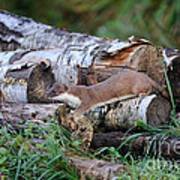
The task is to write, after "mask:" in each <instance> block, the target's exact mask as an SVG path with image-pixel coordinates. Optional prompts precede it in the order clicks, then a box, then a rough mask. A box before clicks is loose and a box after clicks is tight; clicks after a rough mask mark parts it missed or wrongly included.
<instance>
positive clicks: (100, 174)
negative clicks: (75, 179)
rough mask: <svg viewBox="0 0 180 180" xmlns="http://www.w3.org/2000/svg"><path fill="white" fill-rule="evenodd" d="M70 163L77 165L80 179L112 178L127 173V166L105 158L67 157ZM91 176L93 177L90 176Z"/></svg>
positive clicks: (105, 179)
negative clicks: (104, 159)
mask: <svg viewBox="0 0 180 180" xmlns="http://www.w3.org/2000/svg"><path fill="white" fill-rule="evenodd" d="M67 159H68V163H69V164H70V165H71V166H75V167H76V168H77V170H78V173H79V178H80V179H91V178H93V179H98V180H111V179H113V178H114V177H117V176H118V175H120V174H123V173H125V171H126V167H125V166H124V165H121V164H114V163H110V162H107V161H103V160H97V159H92V160H91V159H87V158H83V157H78V156H76V157H67ZM90 177H91V178H90Z"/></svg>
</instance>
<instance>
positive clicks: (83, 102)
mask: <svg viewBox="0 0 180 180" xmlns="http://www.w3.org/2000/svg"><path fill="white" fill-rule="evenodd" d="M153 92H162V88H161V87H160V86H159V84H158V83H156V82H155V81H153V80H152V79H151V78H149V77H148V76H147V75H146V74H144V73H140V72H136V71H127V72H122V73H118V74H116V75H113V76H112V77H110V78H108V79H107V80H105V81H102V82H100V83H97V84H95V85H92V86H79V85H71V86H66V85H64V84H58V83H55V84H54V85H53V86H52V88H50V89H49V91H48V92H47V93H46V97H48V98H50V99H54V100H59V101H62V102H65V103H68V104H69V105H70V106H73V107H78V108H77V109H76V110H75V114H82V113H84V112H86V111H87V110H89V109H91V108H95V107H97V106H100V105H105V104H107V103H110V102H114V101H117V100H122V99H125V98H127V97H135V96H139V95H149V94H151V93H153Z"/></svg>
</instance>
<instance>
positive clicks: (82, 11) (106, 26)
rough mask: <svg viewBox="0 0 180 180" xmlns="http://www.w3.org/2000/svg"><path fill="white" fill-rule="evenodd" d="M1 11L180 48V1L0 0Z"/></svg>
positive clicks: (97, 34) (55, 24)
mask: <svg viewBox="0 0 180 180" xmlns="http://www.w3.org/2000/svg"><path fill="white" fill-rule="evenodd" d="M0 8H1V9H6V10H8V11H10V12H13V13H16V14H19V15H24V16H27V17H32V18H33V19H35V20H37V21H40V22H42V23H46V24H50V25H53V26H56V27H61V28H62V27H65V28H66V29H68V30H71V31H74V32H83V33H88V34H91V35H96V36H102V37H110V38H119V39H122V40H124V39H127V37H129V36H131V35H135V36H137V37H141V38H147V39H149V40H151V41H152V42H154V43H155V44H156V45H162V46H165V47H172V48H179V45H180V0H0Z"/></svg>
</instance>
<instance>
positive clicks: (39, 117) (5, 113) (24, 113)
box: [0, 104, 60, 130]
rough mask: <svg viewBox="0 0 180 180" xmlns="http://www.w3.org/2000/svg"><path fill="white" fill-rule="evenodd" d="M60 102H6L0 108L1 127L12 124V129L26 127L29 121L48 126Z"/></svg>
mask: <svg viewBox="0 0 180 180" xmlns="http://www.w3.org/2000/svg"><path fill="white" fill-rule="evenodd" d="M59 106H60V104H5V105H1V109H0V127H1V126H4V125H8V124H10V125H11V128H12V129H15V130H20V129H26V123H27V122H33V123H35V124H39V125H40V126H42V127H43V126H44V127H46V126H47V124H46V122H47V120H48V119H52V118H53V116H54V114H55V111H56V109H57V108H58V107H59Z"/></svg>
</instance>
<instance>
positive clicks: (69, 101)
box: [52, 93, 81, 108]
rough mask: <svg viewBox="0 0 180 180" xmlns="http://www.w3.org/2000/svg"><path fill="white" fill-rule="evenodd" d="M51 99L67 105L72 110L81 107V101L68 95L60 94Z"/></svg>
mask: <svg viewBox="0 0 180 180" xmlns="http://www.w3.org/2000/svg"><path fill="white" fill-rule="evenodd" d="M52 99H54V100H58V101H62V102H64V103H67V104H68V105H69V106H72V107H74V108H77V107H79V106H80V105H81V100H80V99H79V98H78V97H76V96H74V95H72V94H68V93H62V94H60V95H59V96H56V97H53V98H52Z"/></svg>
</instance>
